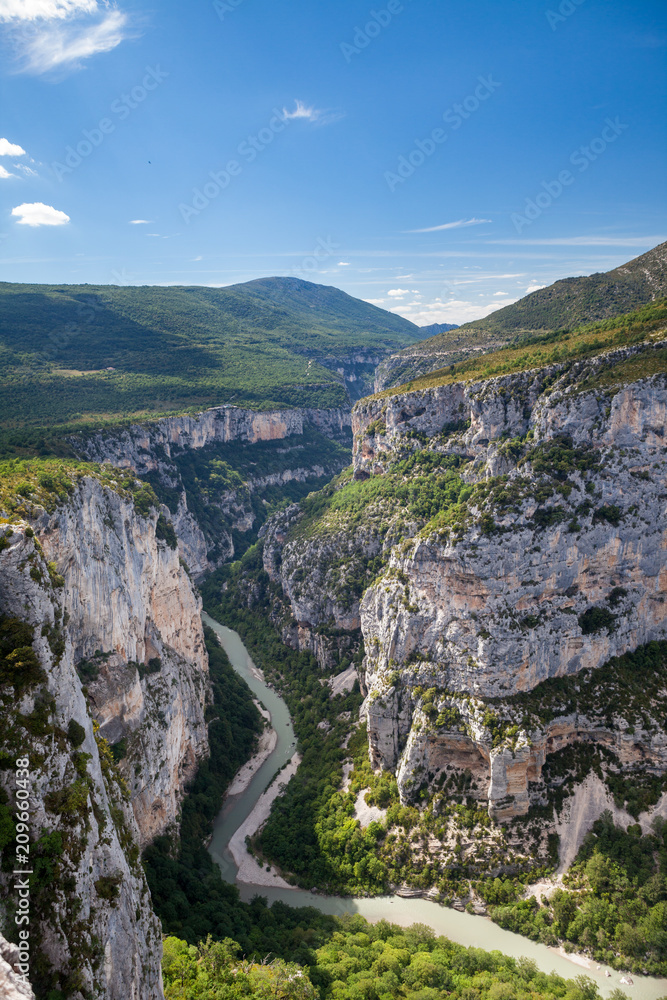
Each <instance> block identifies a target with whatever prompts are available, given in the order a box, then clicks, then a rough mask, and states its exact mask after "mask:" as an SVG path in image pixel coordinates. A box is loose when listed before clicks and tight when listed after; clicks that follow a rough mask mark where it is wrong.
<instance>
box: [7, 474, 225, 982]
mask: <svg viewBox="0 0 667 1000" xmlns="http://www.w3.org/2000/svg"><path fill="white" fill-rule="evenodd" d="M156 520H157V514H156V513H153V514H151V515H150V516H148V517H143V516H140V515H138V514H137V513H136V512H135V510H134V507H133V505H132V502H131V501H129V500H126V499H124V498H123V497H121V496H120V495H119V494H117V493H115V492H113V491H112V490H110V489H108V488H104V487H102V486H101V485H100V483H99V482H98V481H97V480H95V479H92V478H89V477H86V478H84V479H82V480H81V481H80V482H79V484H78V485H77V486H76V488H75V492H74V494H73V496H71V497H70V498H69V500H68V501H66V502H65V503H63V504H61V505H59V506H58V508H57V509H56V511H55V512H54V513H53V514H50V515H49V514H47V513H42V515H41V517H39V518H38V519H37V520H34V521H33V523H32V529H34V537H33V536H32V535H31V530H30V529H29V528H28V527H27V525H25V524H18V525H17V524H13V525H11V534H9V532H8V531H7V529H5V531H6V532H7V542H8V545H7V547H5V548H3V549H2V551H1V552H0V564H1V566H0V570H1V572H0V610H1V612H2V614H3V615H5V616H10V617H12V616H13V617H16V618H17V619H20V620H21V621H22V622H26V623H28V624H29V625H31V626H33V627H34V640H33V649H34V650H35V652H36V654H37V657H38V660H39V663H40V665H41V667H42V669H43V671H44V675H43V679H42V681H40V682H38V683H37V684H36V685H34V686H33V687H31V688H29V689H28V690H27V692H26V693H24V694H23V695H22V696H21V698H20V699H18V701H17V700H16V699H14V698H13V697H12V696H11V691H12V689H11V688H9V687H5V688H4V689H3V692H4V694H3V700H2V702H1V707H0V711H1V712H2V716H3V717H2V720H1V724H0V733H2V737H1V738H0V742H2V743H6V746H7V748H9V749H10V752H11V753H12V755H14V756H16V755H17V754H18V752H19V750H20V752H24V750H25V752H28V753H29V754H30V761H31V764H30V766H31V786H32V798H31V808H32V814H31V818H30V828H31V834H32V837H33V839H35V840H36V839H37V838H38V837H39V836H40V833H41V832H42V831H46V832H48V833H49V834H51V833H58V834H59V835H60V836H62V843H63V851H62V855H59V856H58V857H57V859H56V867H57V876H56V878H55V879H54V880H53V883H52V886H51V888H50V889H49V896H48V898H46V897H42V896H39V897H38V898H35V899H34V901H33V903H34V906H35V909H34V910H33V912H32V922H31V941H32V945H33V949H34V950H33V955H34V954H35V949H38V950H39V952H40V953H41V954H42V955H44V956H45V958H46V959H47V960H48V962H49V963H50V966H51V968H52V970H53V975H54V977H55V979H54V984H56V985H58V983H60V985H62V984H63V983H67V984H69V985H68V988H70V987H71V988H72V990H73V991H74V992H72V994H71V995H72V996H81V995H82V991H89V993H90V995H92V994H93V993H94V994H95V996H99V997H101V998H104V1000H127V998H130V1000H161V998H162V996H163V992H162V983H161V972H160V957H161V932H160V925H159V921H158V920H157V918H156V917H155V916H154V914H153V912H152V910H151V905H150V894H149V891H148V887H147V885H146V880H145V876H144V873H143V868H142V866H141V863H140V860H139V851H140V848H141V847H142V846H143V845H145V844H146V843H147V842H148V841H150V840H151V839H152V838H153V837H155V836H156V835H158V834H161V833H163V832H164V831H165V830H166V829H167V828H168V827H169V826H170V825H171V824H173V823H174V822H176V821H177V818H178V810H179V807H180V803H181V801H182V798H183V794H184V787H185V784H186V783H187V782H188V780H189V779H190V778H191V777H192V776H193V775H194V772H195V769H196V766H197V761H198V760H199V759H200V758H201V757H203V756H204V755H205V754H206V753H207V752H208V741H207V731H206V725H205V720H204V709H205V701H206V697H207V690H208V666H207V659H206V652H205V646H204V642H203V633H202V626H201V620H200V617H199V611H200V603H199V599H198V597H197V596H196V595H195V593H194V590H193V588H192V585H191V583H190V580H189V578H188V576H187V574H186V573H185V571H184V570H183V569H182V567H181V566H180V564H179V559H178V552H177V551H176V550H172V549H171V548H169V547H168V545H167V544H166V543H165V542H162V541H159V540H157V539H156V537H155V523H156ZM39 543H41V547H40V544H39ZM0 548H1V546H0ZM47 562H49V563H51V570H50V571H49V568H48V567H47ZM53 564H55V566H54V565H53ZM54 570H56V571H57V572H58V573H59V574H62V576H63V578H64V586H58V582H59V581H58V577H57V576H55V575H54ZM31 572H32V575H31ZM52 581H53V582H52ZM81 660H85V661H87V662H86V663H85V664H84V665H83V666H82V667H80V669H81V671H82V675H83V676H85V677H86V683H87V684H88V685H89V686H88V687H86V686H85V685H82V681H81V679H80V677H79V674H78V673H77V670H76V669H75V665H76V664H78V663H79V662H80V661H81ZM84 668H85V670H84ZM7 692H10V694H9V697H6V695H7ZM40 705H47V706H50V707H49V710H48V717H47V722H46V723H45V724H44V726H43V727H42V726H41V724H40V727H37V728H36V727H35V726H34V725H32V727H31V729H30V730H28V729H27V728H26V727H25V725H24V723H23V722H22V719H23V718H24V717H25V716H28V715H30V713H31V712H33V710H35V708H36V707H39V706H40ZM72 720H74V721H75V722H76V723H78V725H79V726H80V727H82V732H83V734H84V736H83V742H82V743H81V744H80V745H77V743H76V740H75V741H74V742H72V738H71V737H68V736H67V733H68V727H69V725H70V723H71V721H72ZM94 722H95V723H97V724H99V726H100V731H99V732H98V734H97V737H96V736H95V733H94ZM100 737H105V738H107V739H108V740H109V742H111V743H117V742H118V741H119V740H121V739H124V740H125V741H126V743H127V757H126V758H125V759H124V760H122V761H121V764H120V771H119V770H118V769H116V768H115V767H114V766H113V764H112V763H111V762H110V759H109V756H108V755H109V751H108V749H106V750H105V747H106V744H105V743H104V742H101V740H100ZM82 755H85V756H83V757H82ZM82 767H83V768H84V770H85V776H84V778H83V779H82V778H81V775H82V773H83V772H82ZM123 777H124V778H125V780H126V784H125V785H124V784H123V780H122V779H123ZM12 779H13V772H12V771H8V770H6V769H5V770H3V771H1V772H0V780H1V781H2V784H3V786H4V788H5V790H6V791H7V793H8V795H9V799H10V802H14V800H15V791H16V789H15V787H14V786H13V780H12ZM81 780H83V781H84V782H85V788H84V791H83V795H84V798H85V801H84V802H83V803H82V804H80V805H79V806H77V805H75V804H74V802H75V800H74V799H72V795H73V792H72V789H74V788H77V787H78V786H77V781H79V783H80V782H81ZM0 878H2V879H3V882H4V886H3V891H2V893H1V895H0V909H2V908H3V907H4V906H5V902H3V900H4V901H6V900H7V899H8V898H9V897H10V896H11V893H12V887H11V883H10V882H8V881H6V880H5V879H4V877H2V876H0ZM32 935H34V937H33V936H32ZM58 977H60V978H58ZM86 995H88V994H86Z"/></svg>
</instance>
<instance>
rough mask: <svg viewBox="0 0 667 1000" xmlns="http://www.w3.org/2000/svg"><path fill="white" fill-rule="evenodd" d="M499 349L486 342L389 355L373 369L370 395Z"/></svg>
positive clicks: (408, 349) (406, 351) (499, 344)
mask: <svg viewBox="0 0 667 1000" xmlns="http://www.w3.org/2000/svg"><path fill="white" fill-rule="evenodd" d="M501 346H502V342H489V343H485V344H483V345H474V346H473V345H468V346H463V345H459V346H455V345H452V347H451V348H449V349H448V350H437V351H426V350H416V349H414V348H413V349H411V348H405V350H403V351H401V352H400V353H399V354H391V355H390V356H389V357H388V358H385V359H384V361H381V362H380V364H379V365H378V366H377V368H376V369H375V377H374V380H373V392H382V391H383V389H391V388H393V387H396V386H401V385H405V383H406V382H409V381H410V380H411V379H417V378H421V377H422V376H423V375H430V374H431V372H436V371H438V370H439V369H441V368H445V367H446V366H447V365H455V364H457V363H458V362H459V361H465V360H466V359H467V358H470V357H474V356H475V355H476V354H485V353H486V352H487V351H493V350H495V349H496V348H498V347H501Z"/></svg>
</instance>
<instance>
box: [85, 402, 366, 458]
mask: <svg viewBox="0 0 667 1000" xmlns="http://www.w3.org/2000/svg"><path fill="white" fill-rule="evenodd" d="M309 424H310V425H312V426H313V427H316V428H317V429H318V430H319V431H321V432H322V433H323V434H325V435H326V436H327V437H339V436H340V435H341V434H343V433H344V432H345V429H346V428H349V426H350V415H349V412H348V411H347V410H335V409H334V410H315V409H309V408H304V409H291V410H266V411H258V410H244V409H242V408H240V407H238V406H229V405H227V406H216V407H213V408H212V409H210V410H204V411H203V413H198V414H196V415H195V416H187V415H186V416H180V417H163V418H162V419H160V420H155V421H151V422H148V423H145V424H132V425H131V426H130V427H127V428H125V429H124V430H122V431H116V430H112V431H98V432H96V433H94V434H92V435H90V436H88V437H85V438H84V437H73V438H72V439H71V443H72V446H73V447H74V448H75V450H76V451H77V452H78V453H79V454H80V455H81V456H82V457H85V458H87V459H88V460H89V461H92V462H109V463H110V464H111V465H115V466H118V468H123V469H125V468H127V469H133V470H134V471H135V472H136V473H138V474H140V475H141V474H143V473H146V472H151V471H160V468H161V464H162V463H164V462H165V459H166V460H168V459H170V458H171V457H172V455H173V454H174V452H178V451H185V450H190V449H194V450H198V449H200V448H205V447H206V446H207V445H210V444H214V443H219V442H222V443H226V442H230V441H244V442H248V443H250V444H255V443H256V442H258V441H275V440H280V439H282V438H286V437H290V436H291V435H293V434H303V431H304V427H306V426H308V425H309Z"/></svg>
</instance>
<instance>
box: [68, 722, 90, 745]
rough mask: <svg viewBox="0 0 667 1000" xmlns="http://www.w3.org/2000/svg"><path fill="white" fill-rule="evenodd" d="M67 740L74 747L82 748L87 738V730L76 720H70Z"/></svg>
mask: <svg viewBox="0 0 667 1000" xmlns="http://www.w3.org/2000/svg"><path fill="white" fill-rule="evenodd" d="M67 738H68V740H69V741H70V743H71V744H72V746H73V747H80V746H81V744H82V743H83V741H84V740H85V738H86V730H85V729H84V728H83V726H81V725H79V723H78V722H77V721H76V719H70V721H69V725H68V727H67Z"/></svg>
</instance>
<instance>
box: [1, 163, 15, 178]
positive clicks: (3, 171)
mask: <svg viewBox="0 0 667 1000" xmlns="http://www.w3.org/2000/svg"><path fill="white" fill-rule="evenodd" d="M7 177H16V174H10V172H9V170H6V169H5V168H4V167H3V166H2V165H1V164H0V180H3V181H4V180H6V179H7Z"/></svg>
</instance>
